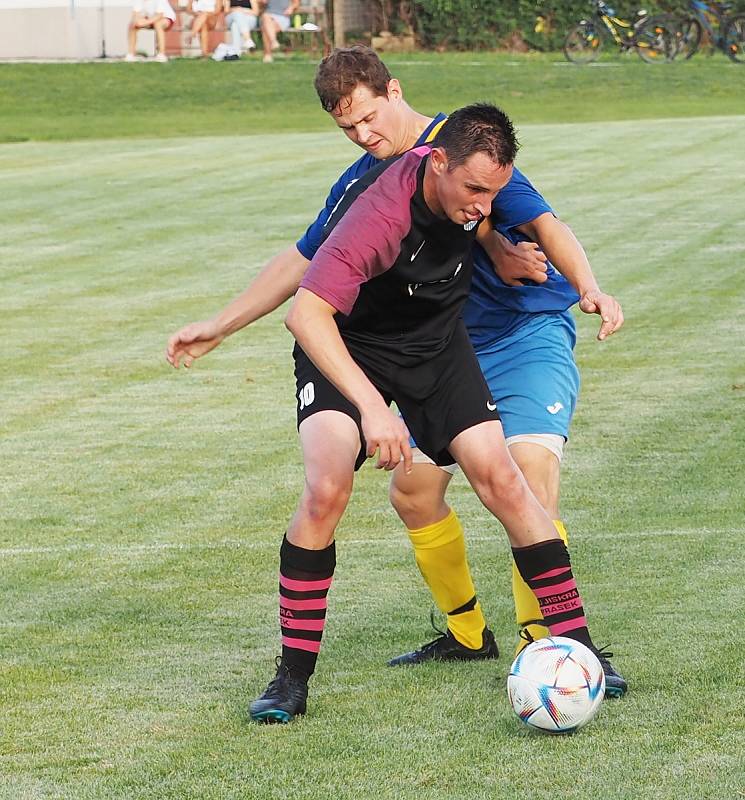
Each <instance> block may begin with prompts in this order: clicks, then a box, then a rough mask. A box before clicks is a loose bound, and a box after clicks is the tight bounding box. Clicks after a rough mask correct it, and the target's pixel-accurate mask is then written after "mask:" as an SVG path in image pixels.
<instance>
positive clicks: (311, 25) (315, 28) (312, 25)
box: [300, 22, 321, 33]
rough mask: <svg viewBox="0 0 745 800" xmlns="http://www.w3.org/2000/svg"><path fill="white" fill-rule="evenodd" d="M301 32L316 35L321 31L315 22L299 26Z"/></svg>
mask: <svg viewBox="0 0 745 800" xmlns="http://www.w3.org/2000/svg"><path fill="white" fill-rule="evenodd" d="M300 30H301V31H310V32H311V33H317V32H318V31H320V30H321V29H320V28H319V27H318V25H316V23H315V22H305V23H303V24H302V25H301V26H300Z"/></svg>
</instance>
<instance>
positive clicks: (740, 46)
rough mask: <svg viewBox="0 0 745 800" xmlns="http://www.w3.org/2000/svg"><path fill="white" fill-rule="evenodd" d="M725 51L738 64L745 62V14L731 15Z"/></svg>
mask: <svg viewBox="0 0 745 800" xmlns="http://www.w3.org/2000/svg"><path fill="white" fill-rule="evenodd" d="M724 52H725V53H726V54H727V55H728V56H729V57H730V58H731V59H732V60H733V61H736V62H737V63H738V64H745V14H738V15H737V16H735V17H731V18H730V21H729V22H728V23H727V28H726V29H725V31H724Z"/></svg>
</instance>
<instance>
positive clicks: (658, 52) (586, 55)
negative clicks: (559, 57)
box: [564, 0, 676, 64]
mask: <svg viewBox="0 0 745 800" xmlns="http://www.w3.org/2000/svg"><path fill="white" fill-rule="evenodd" d="M592 5H593V6H594V11H595V13H594V14H593V17H592V18H591V19H583V20H580V22H578V23H577V24H576V25H575V26H574V27H573V28H571V29H570V30H569V33H567V36H566V39H565V40H564V55H565V56H566V57H567V60H568V61H571V62H573V63H575V64H588V63H589V62H591V61H594V60H595V59H596V58H597V57H598V56H599V55H600V51H601V50H602V48H603V45H604V44H605V41H606V40H607V39H608V37H610V38H611V39H612V40H613V42H614V43H615V44H616V45H617V46H618V49H619V51H620V52H622V53H627V52H630V51H631V50H636V52H637V53H638V54H639V57H640V58H641V59H642V60H643V61H646V62H647V63H649V64H654V63H656V62H659V61H672V59H673V57H674V56H675V44H676V42H675V31H674V30H673V29H672V27H671V26H670V25H669V24H666V23H665V22H664V21H663V20H662V19H661V18H652V17H650V16H648V15H647V12H646V11H639V12H638V14H637V19H636V21H635V22H633V23H632V22H628V21H626V20H624V19H621V18H620V17H617V16H616V12H615V10H614V9H613V8H611V7H610V6H609V5H608V4H607V3H606V2H604V0H592Z"/></svg>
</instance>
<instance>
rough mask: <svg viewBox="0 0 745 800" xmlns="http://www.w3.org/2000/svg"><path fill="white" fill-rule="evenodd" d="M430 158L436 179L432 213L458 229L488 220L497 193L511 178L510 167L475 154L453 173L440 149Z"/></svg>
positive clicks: (453, 170)
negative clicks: (477, 221)
mask: <svg viewBox="0 0 745 800" xmlns="http://www.w3.org/2000/svg"><path fill="white" fill-rule="evenodd" d="M430 158H431V161H432V168H433V172H434V175H435V185H434V189H435V192H434V197H433V198H432V199H433V200H434V202H433V203H431V208H432V211H434V212H435V213H441V214H443V215H444V216H446V217H447V218H448V219H450V220H451V221H452V222H455V223H457V224H458V225H465V224H466V223H468V222H474V221H475V220H479V219H481V218H482V217H486V216H488V215H489V213H490V211H491V204H492V201H493V200H494V198H495V197H496V195H497V192H498V191H499V190H500V189H503V188H504V187H505V186H506V185H507V184H508V183H509V182H510V178H511V177H512V164H509V165H508V166H506V167H503V166H500V165H499V164H497V163H495V162H494V161H492V160H491V159H490V158H489V156H487V155H486V154H485V153H474V154H473V155H472V156H469V157H468V158H467V159H466V160H465V162H464V163H463V164H459V165H458V166H457V167H454V168H453V169H449V168H448V167H449V165H448V161H447V156H446V154H445V152H444V150H441V149H440V148H435V149H434V150H433V151H432V155H431V157H430ZM428 204H430V201H429V198H428ZM438 205H439V208H437V207H436V206H438Z"/></svg>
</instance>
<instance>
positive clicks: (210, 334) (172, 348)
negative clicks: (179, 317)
mask: <svg viewBox="0 0 745 800" xmlns="http://www.w3.org/2000/svg"><path fill="white" fill-rule="evenodd" d="M224 338H225V336H224V335H223V334H222V333H221V332H220V330H219V328H218V326H217V323H215V322H213V321H212V320H206V321H205V322H192V323H191V324H190V325H187V326H186V327H184V328H181V330H180V331H176V333H174V334H173V336H171V338H170V339H169V340H168V346H167V347H166V361H168V363H169V364H171V365H172V366H173V367H175V368H176V369H178V368H179V365H180V364H181V363H182V362H183V364H184V366H185V367H186V368H187V369H188V368H189V367H190V366H191V365H192V364H193V363H194V361H195V359H197V358H201V356H203V355H205V354H206V353H209V352H210V350H214V349H215V348H216V347H217V345H219V344H220V342H222V340H223V339H224Z"/></svg>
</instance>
